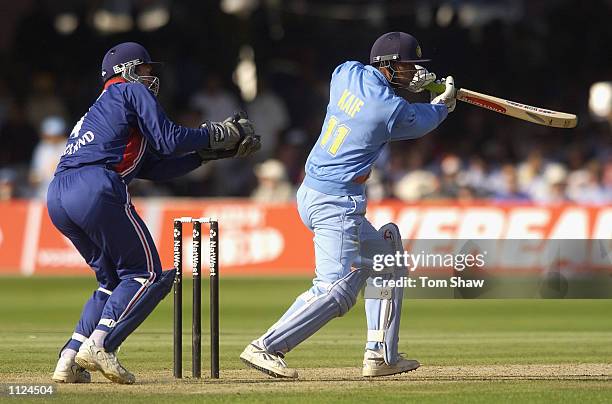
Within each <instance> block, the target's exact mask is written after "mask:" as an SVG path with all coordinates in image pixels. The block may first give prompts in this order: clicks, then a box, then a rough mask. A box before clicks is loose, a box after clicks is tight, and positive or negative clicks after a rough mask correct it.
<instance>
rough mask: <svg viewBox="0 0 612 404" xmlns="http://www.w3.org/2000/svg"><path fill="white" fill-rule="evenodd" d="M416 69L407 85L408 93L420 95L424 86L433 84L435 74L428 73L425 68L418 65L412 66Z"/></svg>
mask: <svg viewBox="0 0 612 404" xmlns="http://www.w3.org/2000/svg"><path fill="white" fill-rule="evenodd" d="M414 67H415V68H416V69H417V71H416V73H415V74H414V77H413V78H412V81H411V82H410V84H408V91H410V92H413V93H420V92H421V91H423V90H424V89H425V88H424V87H425V86H426V85H428V84H429V83H431V82H433V81H434V80H435V79H436V73H433V72H428V71H427V69H426V68H424V67H423V66H419V65H414Z"/></svg>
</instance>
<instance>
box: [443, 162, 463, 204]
mask: <svg viewBox="0 0 612 404" xmlns="http://www.w3.org/2000/svg"><path fill="white" fill-rule="evenodd" d="M460 170H461V159H459V157H457V156H456V155H454V154H450V155H448V156H446V157H444V158H443V159H442V161H441V162H440V174H441V177H440V193H441V194H442V197H444V198H446V199H449V198H456V197H457V195H458V193H459V187H460V184H459V182H458V178H459V172H460Z"/></svg>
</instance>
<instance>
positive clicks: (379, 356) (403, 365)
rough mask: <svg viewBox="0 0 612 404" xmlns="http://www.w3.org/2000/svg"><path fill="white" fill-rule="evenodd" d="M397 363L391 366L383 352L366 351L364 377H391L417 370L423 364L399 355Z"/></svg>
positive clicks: (362, 373)
mask: <svg viewBox="0 0 612 404" xmlns="http://www.w3.org/2000/svg"><path fill="white" fill-rule="evenodd" d="M398 356H399V358H398V360H397V362H396V363H395V364H393V365H389V364H387V363H386V362H385V355H384V354H383V352H382V349H381V350H373V349H366V351H365V354H364V355H363V370H362V372H361V375H362V376H363V377H377V376H391V375H397V374H400V373H404V372H410V371H412V370H416V369H417V368H418V367H419V366H421V364H420V363H419V362H417V361H415V360H412V359H405V358H404V357H403V356H402V354H399V355H398Z"/></svg>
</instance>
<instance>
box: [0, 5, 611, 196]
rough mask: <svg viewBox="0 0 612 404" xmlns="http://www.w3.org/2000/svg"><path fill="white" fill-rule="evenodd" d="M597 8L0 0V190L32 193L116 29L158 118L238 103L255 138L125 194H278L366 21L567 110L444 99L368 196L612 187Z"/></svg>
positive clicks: (509, 94) (437, 61) (605, 65)
mask: <svg viewBox="0 0 612 404" xmlns="http://www.w3.org/2000/svg"><path fill="white" fill-rule="evenodd" d="M611 16H612V2H610V1H606V0H592V1H587V2H582V1H569V0H565V1H564V0H560V1H546V0H540V1H528V0H524V1H511V0H507V1H500V0H498V1H495V0H492V1H484V0H481V1H477V0H472V1H467V0H466V1H460V0H455V1H435V0H434V1H416V0H415V1H400V0H387V1H383V0H378V1H377V0H369V1H365V0H364V1H360V0H354V1H335V0H331V1H323V0H287V1H281V0H221V1H178V0H176V1H172V0H121V1H119V0H90V1H85V0H83V1H81V0H79V1H77V0H65V1H59V2H58V1H51V0H48V1H40V0H39V1H35V0H21V1H19V2H2V4H1V5H0V32H1V35H0V61H1V62H2V63H0V72H1V75H0V200H1V199H11V198H44V195H45V193H46V186H47V184H48V182H49V181H50V178H51V177H52V175H53V171H54V169H55V164H56V163H57V160H58V159H59V156H60V155H61V153H62V151H63V148H64V145H65V142H66V137H67V135H68V134H69V133H70V131H71V130H72V127H73V126H74V124H75V123H76V121H77V120H78V119H79V118H80V117H81V116H82V115H83V114H84V113H85V112H86V111H87V109H88V108H89V106H90V105H91V104H92V103H93V102H94V101H95V99H96V97H97V96H98V94H99V93H100V91H101V84H102V83H101V81H100V75H99V65H100V62H101V59H102V57H103V55H104V53H105V52H106V50H107V49H109V48H110V47H111V46H113V45H115V44H117V43H119V42H123V41H128V40H131V41H136V42H140V43H142V44H143V45H144V46H145V47H147V48H148V49H149V52H150V53H151V55H152V57H153V59H154V60H159V61H163V62H164V67H163V70H162V72H161V74H160V78H161V91H160V95H159V98H160V102H161V103H162V105H163V106H164V108H165V109H166V112H167V113H168V115H169V116H170V118H171V119H173V120H174V121H175V122H177V123H180V124H182V125H186V126H192V127H196V126H199V124H200V123H201V122H202V121H204V120H207V119H210V120H223V119H224V118H226V117H227V116H230V115H232V113H233V112H234V111H236V110H239V109H244V110H246V111H247V112H248V114H249V116H250V118H251V119H252V120H253V121H254V122H255V124H256V127H257V131H258V132H259V133H260V134H261V136H262V143H263V149H262V150H261V152H260V153H259V154H258V155H257V156H256V158H253V159H252V160H237V159H232V160H223V161H217V162H214V163H210V164H206V165H203V166H202V167H201V169H199V170H197V171H194V172H193V173H191V174H189V175H188V176H186V177H184V178H181V179H177V180H174V181H170V182H165V183H155V184H153V183H150V182H146V181H135V182H134V183H133V184H132V186H131V187H132V189H131V192H132V194H133V195H136V196H185V197H251V198H253V199H255V200H258V201H279V202H280V201H287V200H292V199H293V198H294V191H295V188H296V186H298V185H299V183H300V182H301V179H302V176H303V166H304V162H305V159H306V157H307V155H308V153H309V151H310V148H311V147H312V145H313V144H314V142H315V141H316V139H317V137H318V135H319V131H320V130H321V125H322V122H323V118H324V116H325V110H326V105H327V101H328V90H329V87H328V85H329V79H330V76H331V72H332V71H333V69H334V68H335V66H337V65H338V64H340V63H342V62H344V61H346V60H358V61H362V62H364V63H367V61H368V57H369V50H370V46H371V44H372V43H373V41H374V40H375V39H376V38H377V37H378V36H379V35H380V34H382V33H384V32H387V31H391V30H401V31H406V32H409V33H412V34H413V35H415V36H416V37H417V38H418V39H419V41H420V43H421V47H422V48H423V53H424V55H425V56H428V57H431V58H432V59H433V62H431V63H430V64H429V65H428V66H427V67H428V68H429V69H430V70H431V71H434V72H436V73H437V74H438V76H439V77H443V76H446V75H448V74H452V75H453V76H454V77H455V81H456V83H458V85H459V86H460V87H466V88H470V89H474V90H476V91H481V92H484V93H488V94H492V95H497V96H500V97H503V98H507V99H512V100H516V101H520V102H523V103H526V104H531V105H536V106H541V107H547V108H550V109H555V110H561V111H565V112H572V113H576V114H578V115H579V120H580V121H579V126H578V127H577V128H576V129H573V130H563V129H554V128H547V127H542V126H538V125H534V124H530V123H526V122H523V121H519V120H516V119H512V118H509V117H505V116H501V115H499V114H495V113H493V112H489V111H486V110H483V109H480V108H475V107H473V106H469V105H467V104H459V105H458V106H457V108H456V110H455V112H454V113H452V114H451V115H450V117H449V119H448V120H447V121H446V122H444V123H443V124H442V125H441V127H440V128H438V129H437V130H436V131H434V132H433V133H430V134H429V135H427V136H426V137H424V138H422V139H419V140H416V141H406V142H398V143H394V144H392V145H391V146H390V147H388V148H387V149H386V150H385V151H384V152H383V154H382V156H381V158H380V159H379V160H378V161H377V163H376V169H375V170H374V171H373V174H372V177H371V178H370V180H369V182H368V184H369V186H368V193H369V196H370V198H372V199H387V198H398V199H401V200H404V201H418V200H423V199H456V200H467V201H469V200H475V199H488V200H495V201H535V202H541V203H556V202H564V201H573V202H578V203H592V204H606V203H610V201H612V136H611V126H610V122H611V120H610V112H609V110H608V112H607V114H608V116H607V117H606V116H605V114H606V112H604V116H601V114H599V116H598V115H597V114H593V113H592V111H591V110H590V109H589V96H590V91H591V86H592V85H593V84H594V83H596V82H602V81H603V82H605V81H609V80H611V79H612V63H611V61H610V47H609V44H610V43H612V29H611V28H610V18H611ZM591 92H592V91H591ZM406 97H407V98H409V99H410V100H411V101H414V102H419V101H424V102H428V98H423V97H424V96H418V97H414V96H413V95H410V94H408V95H406ZM591 97H592V94H591ZM605 97H606V96H605V94H604V96H603V102H604V103H606V102H608V103H609V100H608V101H606V98H605ZM608 97H609V96H608ZM600 98H601V97H600ZM600 101H601V100H600ZM604 111H605V108H604Z"/></svg>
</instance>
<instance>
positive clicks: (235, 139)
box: [47, 42, 260, 384]
mask: <svg viewBox="0 0 612 404" xmlns="http://www.w3.org/2000/svg"><path fill="white" fill-rule="evenodd" d="M156 65H157V63H156V62H152V61H151V57H150V56H149V53H148V52H147V51H146V49H145V48H144V47H142V46H141V45H139V44H137V43H134V42H126V43H122V44H119V45H117V46H115V47H113V48H112V49H110V50H109V51H108V52H107V53H106V55H105V56H104V59H103V61H102V80H103V82H104V89H103V91H102V93H101V94H100V96H99V97H98V99H97V100H96V101H95V102H94V104H93V105H92V106H91V108H89V111H88V112H87V113H86V114H85V115H83V117H82V118H81V119H80V120H79V121H78V122H77V124H76V125H75V127H74V129H73V130H72V133H71V134H70V137H69V139H68V142H67V145H66V149H65V151H64V154H63V155H62V158H61V160H60V162H59V164H58V167H57V170H56V173H55V178H54V179H53V181H52V182H51V184H50V186H49V190H48V194H47V204H48V210H49V215H50V217H51V220H52V221H53V223H54V225H55V226H56V227H57V228H58V229H59V230H60V231H61V232H62V233H63V234H64V235H65V236H66V237H68V238H69V239H70V240H71V241H72V243H73V244H74V246H75V247H76V248H77V250H78V251H79V253H80V254H81V255H82V256H83V258H84V259H85V261H86V262H87V263H88V264H89V266H91V268H92V269H93V270H94V271H95V274H96V279H97V281H98V284H99V287H98V288H97V290H95V291H94V292H93V295H92V296H91V298H90V299H89V300H88V301H87V303H86V304H85V307H84V308H83V312H82V314H81V318H80V320H79V322H78V324H77V326H76V328H75V331H74V333H73V334H72V336H71V338H70V340H69V341H68V342H67V343H66V345H64V347H63V348H62V350H61V353H60V359H59V361H58V363H57V367H56V369H55V373H54V374H53V380H55V381H57V382H64V383H84V382H85V383H86V382H89V381H90V374H89V373H88V372H87V370H89V371H101V372H102V374H103V375H104V376H106V377H107V378H108V379H110V380H112V381H113V382H116V383H125V384H131V383H134V381H135V377H134V375H133V374H131V373H130V372H129V371H128V370H126V369H125V368H124V367H123V366H122V365H121V364H120V363H119V361H118V360H117V356H116V352H117V349H118V348H119V346H120V345H121V343H122V342H123V341H124V340H125V339H126V338H127V337H128V336H129V335H130V334H131V333H132V332H133V331H134V330H135V329H136V328H137V327H138V326H139V325H140V324H141V323H142V322H143V321H144V319H145V318H146V317H147V316H148V315H149V314H150V313H151V312H152V311H153V309H154V308H155V307H156V306H157V304H158V303H159V302H160V300H161V299H163V298H164V297H165V296H166V295H167V294H168V292H169V291H170V290H171V288H172V282H173V279H174V275H175V270H170V271H165V272H162V268H161V262H160V259H159V255H158V253H157V250H156V248H155V245H154V243H153V239H152V238H151V234H150V233H149V231H148V229H147V227H146V225H145V224H144V222H143V221H142V219H141V218H140V217H139V216H138V214H137V213H136V210H135V209H134V206H133V205H132V203H131V200H130V194H129V192H128V188H127V186H128V184H129V183H130V181H131V180H132V179H134V178H144V179H149V180H167V179H170V178H174V177H179V176H181V175H184V174H186V173H188V172H189V171H191V170H194V169H196V168H197V167H199V166H200V165H201V164H203V163H204V162H206V161H209V160H215V159H220V158H231V157H245V156H248V155H250V154H252V153H254V152H255V151H257V150H258V149H259V147H260V143H259V142H260V140H259V136H257V135H255V132H254V127H253V125H252V123H251V122H250V121H249V120H248V119H246V118H244V117H242V116H241V115H239V114H237V115H236V116H234V117H229V118H228V119H226V120H225V121H224V122H205V123H203V124H202V126H201V127H200V128H197V129H192V128H186V127H182V126H179V125H176V124H175V123H173V122H172V121H170V120H169V119H168V118H167V116H166V114H165V113H164V111H163V109H162V107H161V106H160V104H159V102H158V100H157V98H156V96H157V92H158V90H159V78H158V77H156V76H154V75H152V71H153V68H154V67H155V66H156Z"/></svg>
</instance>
